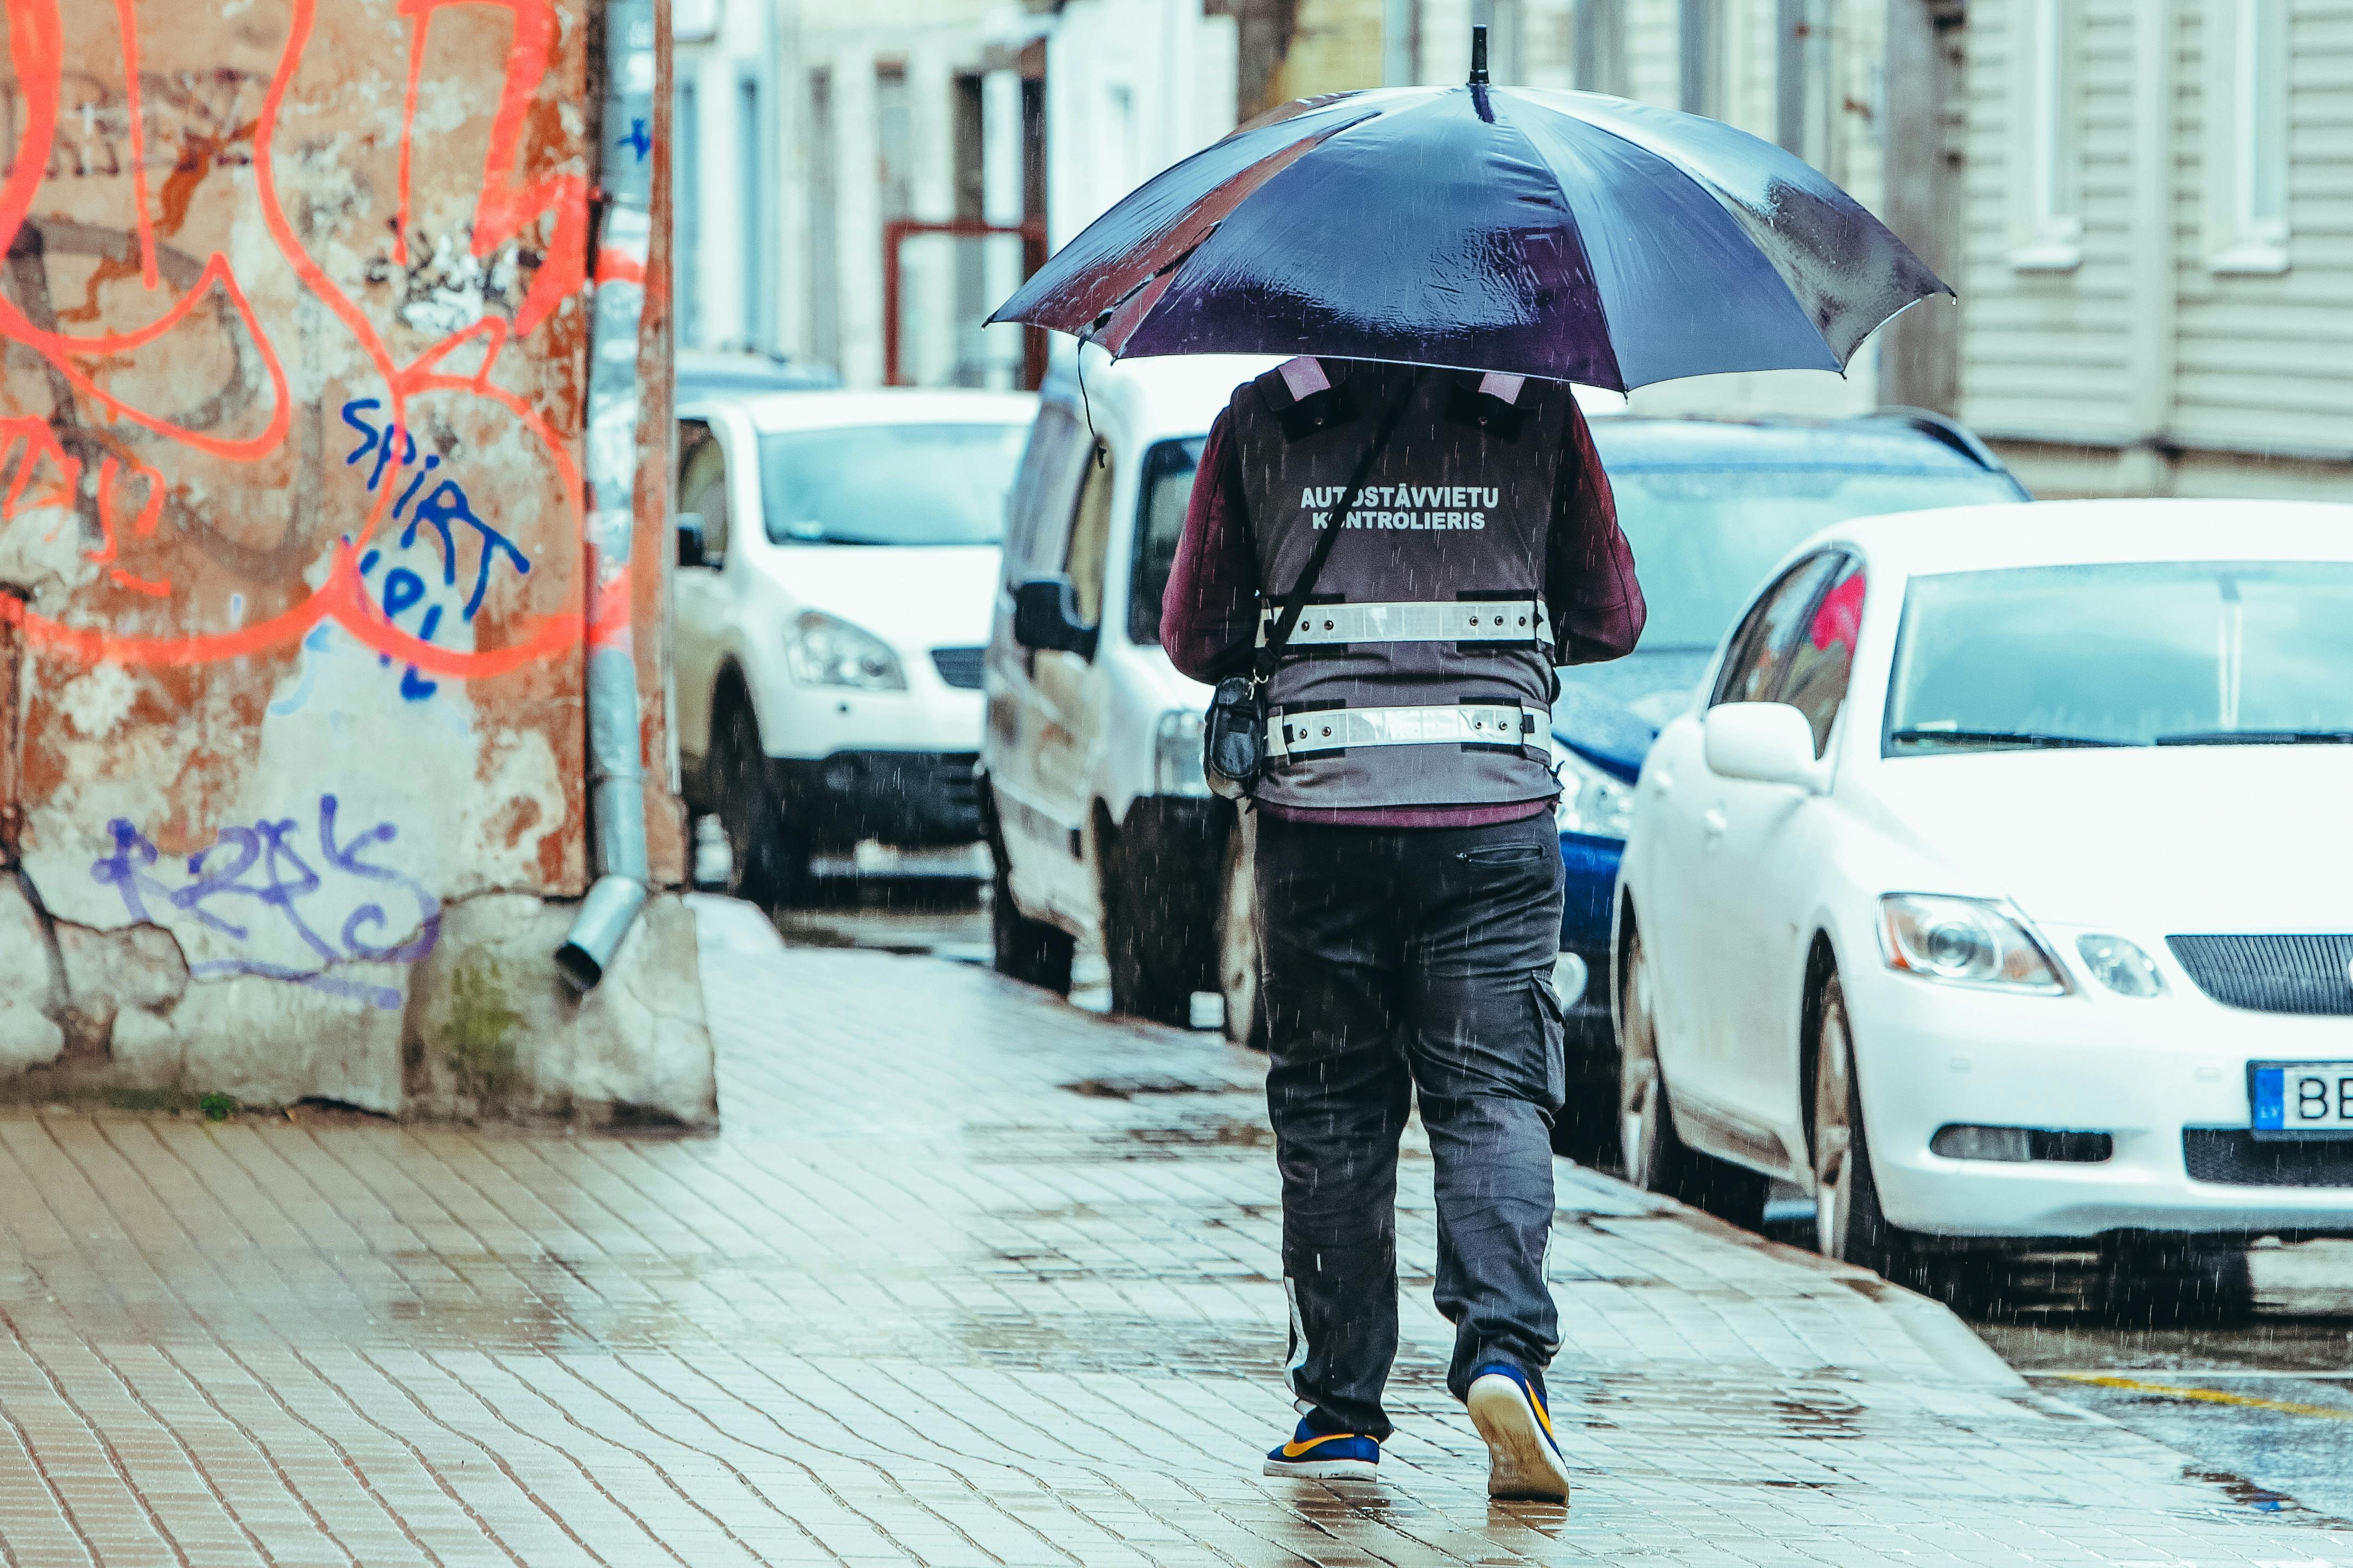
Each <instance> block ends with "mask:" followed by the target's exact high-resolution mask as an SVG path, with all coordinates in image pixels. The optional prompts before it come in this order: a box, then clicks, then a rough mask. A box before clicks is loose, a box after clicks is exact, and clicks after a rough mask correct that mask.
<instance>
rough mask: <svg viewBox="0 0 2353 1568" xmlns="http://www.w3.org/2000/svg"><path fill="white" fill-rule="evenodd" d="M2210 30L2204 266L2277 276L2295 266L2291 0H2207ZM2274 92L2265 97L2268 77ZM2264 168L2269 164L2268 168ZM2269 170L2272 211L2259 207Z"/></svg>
mask: <svg viewBox="0 0 2353 1568" xmlns="http://www.w3.org/2000/svg"><path fill="white" fill-rule="evenodd" d="M2203 19H2204V23H2205V29H2206V50H2205V56H2206V103H2207V115H2206V129H2207V135H2206V143H2207V145H2206V156H2207V167H2208V168H2209V169H2211V170H2214V171H2218V172H2220V173H2221V177H2220V178H2214V179H2210V180H2209V181H2208V182H2207V197H2206V234H2207V244H2206V266H2207V269H2208V270H2209V271H2211V272H2214V273H2218V274H2221V275H2225V276H2229V275H2233V274H2236V275H2242V276H2256V277H2273V276H2277V275H2278V274H2280V273H2283V272H2285V271H2286V270H2287V269H2288V265H2289V250H2288V242H2289V239H2290V237H2291V235H2292V233H2293V228H2292V225H2291V221H2290V212H2291V209H2292V205H2293V204H2292V196H2291V193H2290V190H2289V184H2290V181H2291V179H2292V177H2293V175H2294V174H2295V154H2294V149H2293V147H2292V146H2291V144H2290V142H2291V138H2292V125H2291V120H2290V115H2289V107H2290V103H2291V100H2292V99H2293V97H2294V92H2293V88H2292V86H2291V83H2290V81H2289V69H2290V67H2291V65H2292V62H2293V60H2294V55H2293V52H2292V51H2291V50H2290V48H2289V46H2288V33H2289V28H2290V26H2291V25H2292V20H2293V18H2292V16H2291V13H2290V11H2289V8H2288V4H2287V0H2208V3H2207V5H2206V8H2205V15H2204V18H2203ZM2267 79H2268V81H2269V84H2270V85H2271V87H2272V88H2273V89H2274V90H2273V91H2272V93H2271V94H2270V95H2269V96H2268V97H2266V96H2265V94H2264V91H2263V89H2264V87H2265V85H2266V81H2267ZM2265 165H2268V167H2266V166H2265ZM2266 174H2268V176H2269V179H2270V181H2271V182H2272V184H2273V185H2274V189H2275V191H2276V194H2277V198H2278V207H2277V210H2276V211H2274V212H2259V211H2257V210H2256V189H2257V186H2258V185H2259V184H2262V183H2263V177H2264V176H2265V175H2266Z"/></svg>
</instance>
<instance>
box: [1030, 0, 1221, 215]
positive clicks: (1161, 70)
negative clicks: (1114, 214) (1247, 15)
mask: <svg viewBox="0 0 2353 1568" xmlns="http://www.w3.org/2000/svg"><path fill="white" fill-rule="evenodd" d="M1234 37H1235V34H1234V24H1233V20H1232V18H1230V17H1227V16H1203V15H1202V14H1201V5H1200V0H1069V3H1068V4H1066V5H1063V6H1062V8H1061V10H1060V12H1059V13H1057V15H1056V16H1055V17H1054V21H1053V25H1052V26H1051V28H1050V31H1049V32H1048V33H1047V35H1046V236H1047V244H1048V246H1049V247H1050V248H1057V249H1058V248H1060V247H1061V246H1062V245H1063V244H1065V243H1066V242H1068V241H1069V240H1070V239H1071V237H1074V236H1075V235H1077V234H1078V232H1079V231H1080V230H1081V229H1082V228H1084V227H1086V226H1087V225H1088V224H1090V223H1092V222H1093V221H1094V220H1095V218H1096V217H1098V216H1101V215H1102V214H1103V212H1104V211H1105V210H1106V209H1107V208H1109V207H1110V206H1111V205H1112V204H1113V203H1114V202H1116V201H1117V200H1118V199H1119V198H1120V197H1122V196H1124V195H1126V194H1127V193H1128V192H1130V191H1132V190H1134V188H1135V187H1136V186H1137V185H1139V184H1142V183H1143V182H1144V181H1145V180H1146V179H1148V178H1149V177H1150V176H1152V175H1153V174H1157V173H1158V172H1159V171H1160V170H1162V169H1165V168H1166V167H1167V166H1168V165H1169V164H1171V163H1176V161H1177V160H1178V159H1180V158H1183V157H1185V156H1186V155H1187V154H1188V153H1195V152H1198V151H1199V150H1200V149H1201V148H1203V147H1206V146H1208V144H1209V143H1210V142H1214V141H1216V140H1217V139H1218V138H1219V137H1220V136H1223V135H1224V134H1225V133H1226V132H1229V131H1231V130H1232V129H1233V127H1234V117H1235V69H1234V66H1235V54H1234V51H1235V42H1234Z"/></svg>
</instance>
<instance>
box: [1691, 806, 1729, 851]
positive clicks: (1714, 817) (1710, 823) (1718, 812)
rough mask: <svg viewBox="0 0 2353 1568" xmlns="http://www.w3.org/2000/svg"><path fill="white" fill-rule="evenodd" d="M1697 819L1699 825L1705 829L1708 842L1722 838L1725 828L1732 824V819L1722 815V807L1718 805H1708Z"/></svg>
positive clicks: (1711, 842) (1712, 842)
mask: <svg viewBox="0 0 2353 1568" xmlns="http://www.w3.org/2000/svg"><path fill="white" fill-rule="evenodd" d="M1699 821H1700V826H1702V827H1704V828H1706V829H1707V841H1708V842H1709V843H1710V844H1714V843H1715V842H1717V841H1718V840H1720V839H1721V838H1723V837H1724V835H1725V829H1727V828H1729V827H1730V826H1732V819H1731V818H1730V817H1728V816H1725V815H1724V807H1722V806H1720V805H1711V806H1709V807H1708V808H1707V809H1706V810H1705V811H1704V812H1702V813H1701V814H1700V819H1699Z"/></svg>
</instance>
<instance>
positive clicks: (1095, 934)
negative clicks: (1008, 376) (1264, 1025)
mask: <svg viewBox="0 0 2353 1568" xmlns="http://www.w3.org/2000/svg"><path fill="white" fill-rule="evenodd" d="M1273 363H1276V362H1274V361H1272V360H1264V359H1246V358H1240V357H1233V356H1225V355H1215V356H1203V357H1198V358H1183V359H1147V360H1134V361H1128V362H1125V363H1119V364H1113V363H1110V361H1109V358H1108V356H1106V355H1104V354H1103V353H1102V351H1100V350H1090V351H1088V352H1087V354H1086V365H1085V370H1086V384H1085V387H1084V389H1083V391H1082V389H1081V386H1080V384H1079V379H1078V375H1077V374H1076V371H1077V365H1076V363H1075V362H1074V361H1073V360H1071V359H1069V358H1064V359H1062V360H1061V362H1060V363H1059V364H1058V365H1057V366H1056V369H1055V372H1054V374H1052V375H1050V377H1049V378H1048V380H1047V384H1046V386H1045V389H1044V391H1043V392H1042V393H1041V394H1040V402H1039V409H1038V423H1037V426H1036V427H1035V429H1033V430H1032V431H1031V433H1030V437H1029V447H1028V450H1027V451H1026V452H1025V453H1024V455H1023V457H1022V460H1021V472H1020V477H1019V479H1018V481H1017V482H1016V484H1015V487H1014V492H1013V502H1012V506H1011V509H1010V511H1009V512H1008V528H1007V533H1006V541H1005V566H1004V571H1003V573H1002V574H1000V577H999V580H998V589H997V616H996V621H995V624H994V625H993V626H992V627H991V629H990V634H989V640H988V658H987V700H988V725H987V731H986V733H985V734H984V736H983V738H982V741H981V780H982V789H981V811H982V820H983V826H984V828H985V830H986V832H987V836H988V844H989V851H990V854H991V857H992V858H993V859H994V860H995V863H996V871H997V884H996V894H995V906H994V921H993V923H994V926H995V937H996V947H997V968H998V969H999V970H1001V971H1003V972H1004V973H1008V974H1010V975H1013V976H1015V977H1017V978H1018V979H1022V980H1026V981H1029V982H1030V983H1031V984H1039V985H1045V986H1048V987H1050V988H1051V989H1054V990H1057V991H1068V990H1069V988H1070V984H1071V948H1072V944H1073V942H1074V941H1075V940H1076V939H1079V938H1084V937H1092V938H1096V939H1099V940H1100V941H1101V942H1102V944H1103V952H1104V956H1105V957H1106V958H1107V959H1108V960H1109V962H1110V966H1111V983H1112V1005H1113V1007H1114V1008H1115V1009H1117V1010H1118V1011H1120V1012H1123V1013H1129V1014H1134V1015H1135V1016H1140V1017H1147V1018H1157V1019H1160V1020H1162V1021H1164V1022H1167V1023H1175V1024H1183V1023H1186V1022H1187V1021H1188V1017H1189V1013H1190V1005H1191V1002H1192V996H1193V993H1195V992H1196V991H1210V990H1222V991H1224V992H1225V993H1226V994H1227V1013H1228V1018H1229V1023H1228V1032H1229V1033H1231V1034H1234V1035H1235V1036H1236V1037H1239V1038H1248V1037H1249V1036H1250V1026H1251V1025H1252V1023H1253V1022H1254V1020H1255V1016H1256V1005H1255V990H1256V977H1255V970H1256V966H1255V962H1254V959H1253V958H1252V956H1251V954H1250V918H1249V913H1248V902H1247V899H1248V880H1247V876H1246V875H1245V874H1244V873H1245V871H1246V868H1247V864H1248V861H1247V857H1246V855H1245V854H1244V847H1243V846H1241V845H1240V844H1239V843H1235V842H1233V840H1234V838H1235V837H1236V836H1235V835H1234V833H1233V824H1234V813H1233V810H1232V808H1231V807H1230V806H1229V805H1226V804H1225V803H1224V802H1222V801H1219V800H1215V799H1213V798H1212V797H1211V796H1210V795H1209V792H1208V786H1207V785H1206V784H1205V783H1204V782H1203V780H1202V777H1201V710H1202V709H1203V707H1204V706H1205V705H1206V704H1207V703H1208V696H1209V693H1208V688H1207V687H1205V686H1202V685H1200V684H1199V683H1198V682H1197V681H1194V680H1190V679H1187V678H1186V677H1184V676H1181V675H1179V674H1177V673H1176V668H1175V667H1174V666H1172V665H1171V664H1170V663H1169V662H1168V656H1167V655H1166V653H1164V652H1162V651H1161V647H1160V595H1161V591H1162V589H1163V588H1164V587H1165V586H1166V584H1167V581H1168V569H1169V563H1170V562H1171V561H1172V560H1173V559H1174V558H1175V555H1176V539H1177V535H1178V533H1179V532H1181V531H1182V530H1183V527H1184V521H1185V510H1186V504H1187V500H1189V499H1190V497H1191V495H1192V490H1193V470H1194V467H1195V465H1196V464H1197V463H1198V460H1199V458H1200V453H1201V446H1202V443H1203V441H1204V440H1205V439H1206V437H1208V429H1209V423H1210V421H1211V420H1212V419H1214V418H1215V417H1216V416H1217V413H1218V411H1219V409H1220V408H1222V407H1224V406H1225V405H1226V403H1227V401H1228V399H1229V397H1230V396H1231V395H1232V394H1233V389H1234V387H1235V386H1236V385H1238V384H1240V383H1242V382H1244V381H1247V380H1249V379H1250V377H1251V376H1253V375H1256V374H1259V373H1260V372H1261V371H1262V370H1265V369H1267V368H1268V367H1269V366H1271V365H1272V364H1273ZM1221 938H1223V939H1225V940H1223V941H1222V942H1221Z"/></svg>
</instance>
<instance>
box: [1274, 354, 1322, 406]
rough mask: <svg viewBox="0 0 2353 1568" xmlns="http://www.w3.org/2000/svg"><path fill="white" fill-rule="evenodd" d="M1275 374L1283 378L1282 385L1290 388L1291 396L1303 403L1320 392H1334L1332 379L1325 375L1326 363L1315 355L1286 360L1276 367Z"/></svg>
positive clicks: (1303, 355) (1304, 355)
mask: <svg viewBox="0 0 2353 1568" xmlns="http://www.w3.org/2000/svg"><path fill="white" fill-rule="evenodd" d="M1274 374H1277V375H1279V376H1281V377H1282V384H1283V385H1285V386H1287V387H1289V388H1290V389H1291V395H1292V396H1293V398H1294V399H1297V400H1298V401H1301V402H1304V401H1306V400H1307V399H1308V398H1311V397H1313V396H1314V395H1316V394H1317V393H1319V392H1329V391H1331V390H1332V378H1331V377H1330V376H1328V375H1326V374H1324V362H1323V361H1322V360H1320V359H1317V358H1315V357H1314V355H1313V354H1302V355H1300V356H1299V357H1298V358H1297V359H1293V360H1285V361H1283V363H1282V364H1280V365H1278V366H1276V367H1275V372H1274Z"/></svg>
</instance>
